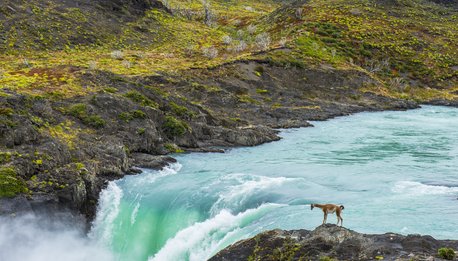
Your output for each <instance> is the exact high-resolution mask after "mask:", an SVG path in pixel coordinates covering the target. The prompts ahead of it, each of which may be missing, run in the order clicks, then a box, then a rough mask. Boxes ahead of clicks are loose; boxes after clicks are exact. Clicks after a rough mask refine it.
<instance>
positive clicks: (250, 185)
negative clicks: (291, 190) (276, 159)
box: [210, 173, 297, 215]
mask: <svg viewBox="0 0 458 261" xmlns="http://www.w3.org/2000/svg"><path fill="white" fill-rule="evenodd" d="M223 180H235V181H237V182H238V183H239V184H236V185H233V186H228V187H227V188H226V189H225V190H223V191H222V192H221V193H220V194H219V197H218V200H217V201H216V202H215V203H214V204H213V206H212V208H211V209H210V214H211V215H216V214H217V213H219V211H221V209H225V208H228V209H235V208H237V207H239V206H242V205H243V204H244V203H245V202H246V201H247V200H248V199H250V198H251V197H252V195H255V194H257V193H260V192H261V191H267V190H270V189H272V188H275V187H279V186H281V185H283V184H285V183H287V182H295V181H297V179H296V178H286V177H265V176H257V175H247V174H239V173H237V174H231V175H228V176H226V177H224V178H223Z"/></svg>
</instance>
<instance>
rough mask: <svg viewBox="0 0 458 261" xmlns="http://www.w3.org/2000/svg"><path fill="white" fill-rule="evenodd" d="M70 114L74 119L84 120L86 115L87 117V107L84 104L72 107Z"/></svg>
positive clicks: (69, 110)
mask: <svg viewBox="0 0 458 261" xmlns="http://www.w3.org/2000/svg"><path fill="white" fill-rule="evenodd" d="M68 113H69V114H70V115H72V116H73V117H76V118H80V119H81V118H82V117H84V116H85V115H87V107H86V104H83V103H78V104H75V105H72V106H71V107H70V108H69V109H68Z"/></svg>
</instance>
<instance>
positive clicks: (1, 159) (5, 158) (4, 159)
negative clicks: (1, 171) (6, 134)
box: [0, 151, 12, 164]
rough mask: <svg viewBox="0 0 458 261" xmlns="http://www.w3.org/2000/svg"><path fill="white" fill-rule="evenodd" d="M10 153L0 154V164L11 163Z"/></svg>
mask: <svg viewBox="0 0 458 261" xmlns="http://www.w3.org/2000/svg"><path fill="white" fill-rule="evenodd" d="M11 156H12V154H11V152H9V151H8V152H3V151H2V152H0V164H5V163H8V162H10V161H11Z"/></svg>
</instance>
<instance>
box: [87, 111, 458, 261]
mask: <svg viewBox="0 0 458 261" xmlns="http://www.w3.org/2000/svg"><path fill="white" fill-rule="evenodd" d="M313 124H314V125H315V127H314V128H303V129H292V130H284V131H283V132H282V133H281V136H282V137H283V139H282V140H281V141H279V142H273V143H269V144H264V145H261V146H257V147H249V148H236V149H231V150H229V151H228V152H227V153H224V154H204V153H192V154H185V155H179V156H177V159H178V163H177V164H174V165H172V166H170V167H169V168H167V169H165V170H162V171H149V170H146V171H145V172H144V173H143V174H141V175H137V176H129V177H126V178H124V179H122V180H119V181H115V182H111V183H110V184H109V186H108V188H107V189H106V190H105V191H103V193H102V195H101V201H100V206H99V210H98V214H97V218H96V220H95V221H94V225H93V228H92V231H91V232H90V238H92V239H93V240H96V241H97V242H98V243H99V244H101V245H102V246H105V247H108V248H109V249H111V251H112V252H113V253H114V255H115V256H116V259H117V260H167V261H173V260H198V261H201V260H206V259H207V258H209V257H211V256H212V255H213V254H215V253H216V252H217V251H218V250H220V249H222V248H224V247H226V246H228V245H229V244H231V243H233V242H236V241H238V240H240V239H243V238H247V237H250V236H253V235H255V234H257V233H259V232H261V231H265V230H268V229H274V228H282V229H301V228H304V229H313V228H315V227H316V226H318V225H320V224H321V222H322V218H323V216H322V212H321V211H320V210H319V209H318V210H317V209H314V210H313V211H311V210H310V205H309V204H310V203H336V204H343V205H345V210H344V212H343V219H344V220H343V225H344V226H345V227H347V228H350V229H353V230H357V231H359V232H366V233H385V232H396V233H401V234H414V233H419V234H430V235H432V236H434V237H437V238H449V239H458V200H457V197H458V109H453V108H444V107H429V106H425V107H423V108H422V109H418V110H411V111H407V112H380V113H361V114H357V115H353V116H349V117H342V118H337V119H333V120H330V121H326V122H314V123H313ZM336 221H337V220H336V218H335V216H330V217H328V222H332V223H334V222H336Z"/></svg>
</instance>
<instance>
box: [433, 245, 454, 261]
mask: <svg viewBox="0 0 458 261" xmlns="http://www.w3.org/2000/svg"><path fill="white" fill-rule="evenodd" d="M437 255H438V256H439V257H440V258H443V259H447V260H453V259H455V256H456V253H455V250H453V249H452V248H448V247H442V248H439V250H438V251H437Z"/></svg>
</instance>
